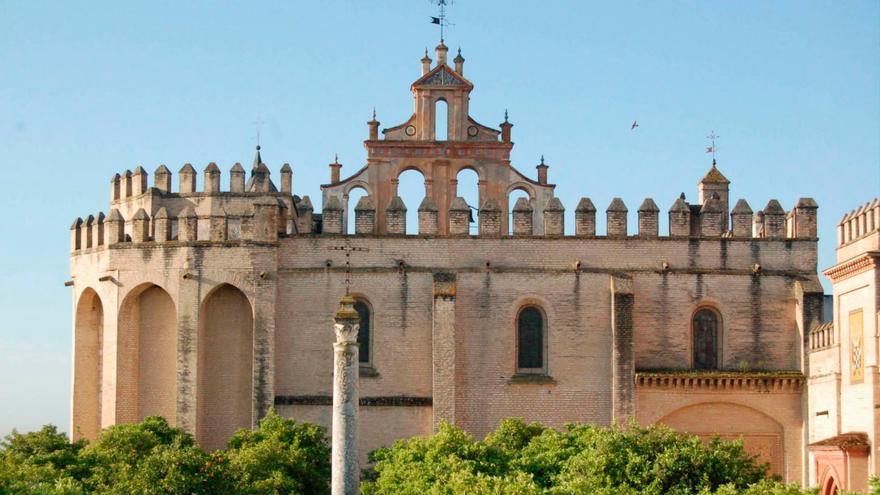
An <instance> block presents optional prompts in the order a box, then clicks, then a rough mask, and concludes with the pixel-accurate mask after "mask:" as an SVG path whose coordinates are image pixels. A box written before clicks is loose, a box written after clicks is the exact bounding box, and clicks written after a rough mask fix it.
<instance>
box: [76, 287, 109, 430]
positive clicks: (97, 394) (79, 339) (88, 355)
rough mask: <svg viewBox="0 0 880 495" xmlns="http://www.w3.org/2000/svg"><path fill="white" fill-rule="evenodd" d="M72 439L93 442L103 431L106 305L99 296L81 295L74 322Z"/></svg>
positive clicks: (95, 293)
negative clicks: (102, 387)
mask: <svg viewBox="0 0 880 495" xmlns="http://www.w3.org/2000/svg"><path fill="white" fill-rule="evenodd" d="M73 338H74V344H73V345H74V352H73V359H74V362H73V414H72V418H71V432H70V434H71V437H72V438H73V440H79V439H80V438H87V439H89V440H94V439H95V437H97V436H98V432H99V431H101V400H102V397H101V377H102V373H101V367H102V366H103V347H104V306H103V304H102V303H101V298H100V297H98V293H97V292H95V291H94V290H92V289H90V288H89V289H86V290H84V291H83V293H82V294H81V295H80V296H79V301H77V305H76V319H75V323H74V337H73Z"/></svg>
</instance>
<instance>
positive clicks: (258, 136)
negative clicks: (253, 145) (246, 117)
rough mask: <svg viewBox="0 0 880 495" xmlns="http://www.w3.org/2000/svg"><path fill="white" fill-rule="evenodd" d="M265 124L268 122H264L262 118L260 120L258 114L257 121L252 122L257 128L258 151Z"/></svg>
mask: <svg viewBox="0 0 880 495" xmlns="http://www.w3.org/2000/svg"><path fill="white" fill-rule="evenodd" d="M265 123H266V121H264V120H263V119H262V118H260V115H259V114H257V120H255V121H253V122H251V124H253V125H255V126H256V127H257V150H259V149H260V130H261V128H262V127H263V124H265Z"/></svg>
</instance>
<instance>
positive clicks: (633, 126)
mask: <svg viewBox="0 0 880 495" xmlns="http://www.w3.org/2000/svg"><path fill="white" fill-rule="evenodd" d="M638 126H639V123H638V121H636V120H633V125H632V126H631V127H630V128H629V130H633V129H635V128H636V127H638Z"/></svg>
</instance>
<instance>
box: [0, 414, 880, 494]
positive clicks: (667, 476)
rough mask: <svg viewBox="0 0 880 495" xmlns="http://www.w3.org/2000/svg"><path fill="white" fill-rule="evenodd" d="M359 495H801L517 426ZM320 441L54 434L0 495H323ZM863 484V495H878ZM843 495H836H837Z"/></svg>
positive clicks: (301, 431) (430, 450)
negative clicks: (211, 442)
mask: <svg viewBox="0 0 880 495" xmlns="http://www.w3.org/2000/svg"><path fill="white" fill-rule="evenodd" d="M370 460H371V464H370V466H369V467H368V468H366V469H365V470H364V473H363V477H362V483H361V493H362V494H363V495H465V494H467V495H575V494H578V495H580V494H584V493H589V494H595V495H807V494H815V493H816V491H815V490H806V491H805V490H803V489H801V488H799V487H798V486H796V485H784V484H782V483H780V482H779V481H777V480H774V479H771V477H768V467H767V465H764V464H761V463H759V462H757V460H756V459H755V458H754V457H752V456H750V455H749V454H748V453H746V451H745V449H744V448H743V445H742V442H726V441H721V440H718V439H714V440H710V441H703V440H701V439H699V438H697V437H695V436H690V435H683V434H680V433H676V432H674V431H672V430H670V429H668V428H666V427H663V426H649V427H641V426H638V425H635V424H631V425H628V426H612V427H600V426H594V425H570V426H568V427H567V428H566V429H564V430H563V431H557V430H554V429H552V428H547V427H544V426H542V425H540V424H537V423H531V424H528V423H525V422H524V421H522V420H519V419H508V420H505V421H503V422H502V423H501V424H500V425H499V426H498V429H496V430H495V431H494V432H492V433H490V434H489V435H487V436H486V438H485V439H483V440H477V439H475V438H474V437H473V436H471V435H469V434H468V433H466V432H465V431H463V430H462V429H460V428H456V427H454V426H451V425H449V424H445V423H444V424H442V425H441V426H440V428H439V431H437V433H435V434H433V435H431V436H428V437H413V438H410V439H406V440H400V441H398V442H396V443H394V445H391V446H389V447H385V448H381V449H378V450H376V451H374V452H373V453H372V454H371V455H370ZM329 484H330V446H329V443H328V438H327V431H326V430H325V429H324V428H322V427H320V426H316V425H313V424H308V423H296V422H294V421H292V420H290V419H285V418H282V417H280V416H278V415H277V414H276V413H275V412H274V411H272V412H270V414H269V415H268V416H266V417H265V418H264V419H263V420H262V421H261V422H260V426H259V428H257V429H255V430H239V431H238V432H237V433H235V435H233V437H232V438H231V439H230V440H229V444H228V446H227V448H226V449H225V450H216V451H213V452H205V451H203V450H202V449H200V448H199V447H198V446H197V445H196V443H195V441H194V439H193V437H192V436H191V435H189V434H188V433H186V432H184V431H182V430H180V429H178V428H173V427H171V426H169V425H168V423H167V422H166V421H165V420H164V419H163V418H161V417H149V418H146V419H145V420H144V421H143V422H141V423H136V424H125V425H117V426H112V427H110V428H107V429H105V430H103V431H102V432H101V433H100V435H99V436H98V438H97V439H96V440H95V441H94V442H92V443H87V442H85V441H77V442H73V443H71V442H69V441H68V439H67V437H66V435H64V434H63V433H60V432H59V431H58V430H57V428H55V427H54V426H45V427H43V428H42V429H40V430H39V431H35V432H31V433H26V434H22V433H18V432H15V431H14V432H13V433H11V434H9V435H7V436H6V437H5V439H4V440H3V441H0V494H4V495H5V494H40V495H83V494H100V495H117V494H118V495H122V494H134V493H136V494H146V495H154V494H155V495H158V494H181V495H182V494H196V495H199V494H216V493H223V494H231V495H262V494H270V495H276V494H277V495H281V494H293V495H326V494H329V491H330V490H329ZM878 490H880V482H878V481H877V480H874V481H873V482H872V493H880V491H878ZM840 495H843V494H840Z"/></svg>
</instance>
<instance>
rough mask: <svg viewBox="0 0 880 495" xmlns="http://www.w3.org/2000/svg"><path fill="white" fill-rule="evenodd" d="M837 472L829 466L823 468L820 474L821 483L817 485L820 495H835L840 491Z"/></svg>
mask: <svg viewBox="0 0 880 495" xmlns="http://www.w3.org/2000/svg"><path fill="white" fill-rule="evenodd" d="M837 478H838V476H837V472H836V471H835V470H834V468H832V467H831V466H828V467H827V468H825V472H824V473H822V483H820V484H819V486H820V487H821V490H820V492H819V494H820V495H837V493H838V492H839V491H840V484H838V483H837Z"/></svg>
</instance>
